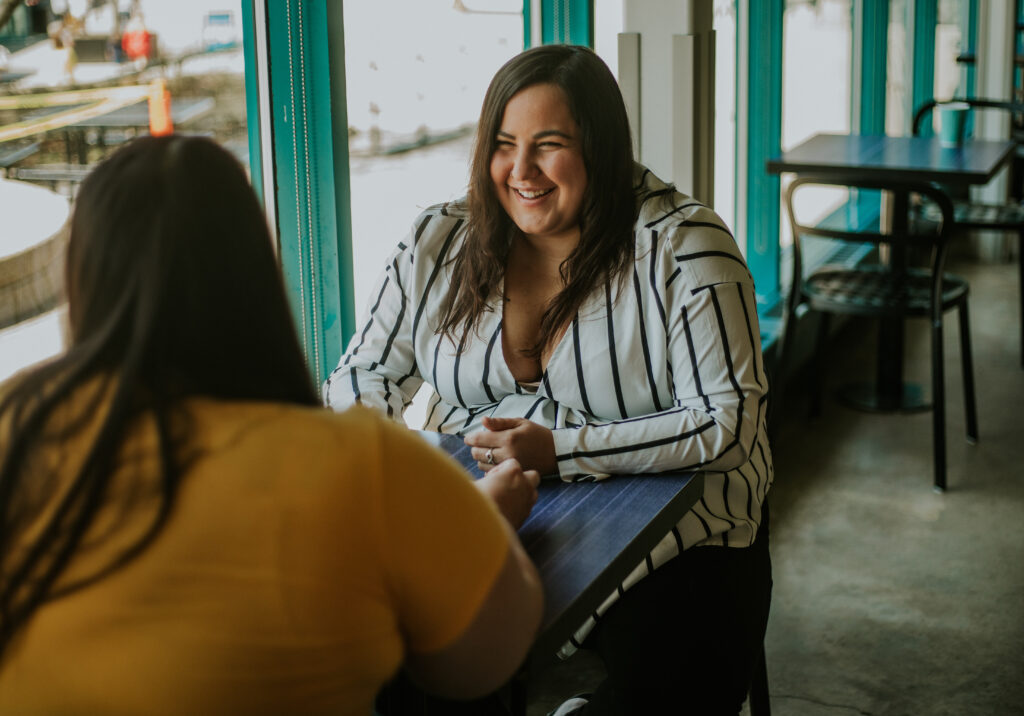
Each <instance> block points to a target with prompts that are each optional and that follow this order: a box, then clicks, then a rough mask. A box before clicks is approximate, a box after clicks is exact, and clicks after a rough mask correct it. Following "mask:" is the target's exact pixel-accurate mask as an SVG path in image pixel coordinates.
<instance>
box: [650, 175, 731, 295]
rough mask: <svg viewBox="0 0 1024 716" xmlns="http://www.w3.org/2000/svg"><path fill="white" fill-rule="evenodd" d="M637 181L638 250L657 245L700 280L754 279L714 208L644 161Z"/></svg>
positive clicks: (662, 251)
mask: <svg viewBox="0 0 1024 716" xmlns="http://www.w3.org/2000/svg"><path fill="white" fill-rule="evenodd" d="M634 187H635V191H636V196H637V204H638V217H637V223H636V233H637V237H638V241H637V252H638V256H640V255H641V252H644V253H646V252H648V251H650V249H651V247H652V246H656V247H657V248H658V249H660V252H661V253H663V254H668V255H670V256H671V257H672V259H673V260H674V263H675V264H676V265H677V266H680V267H681V268H682V269H683V270H684V271H686V270H691V271H696V272H697V274H699V280H700V281H701V282H705V281H707V282H712V281H715V280H721V281H726V280H730V281H746V280H749V279H750V272H749V271H748V269H747V266H746V261H745V260H744V258H743V254H742V252H741V251H740V249H739V246H738V245H737V243H736V239H735V238H734V237H733V234H732V231H730V230H729V227H728V226H727V225H726V223H725V221H723V220H722V218H721V217H720V216H719V215H718V214H716V213H715V212H714V211H713V210H712V209H710V208H708V207H707V206H705V205H704V204H702V203H701V202H700V201H698V200H696V199H694V198H693V197H690V196H688V195H686V194H684V193H683V192H681V191H679V190H677V189H676V188H675V187H674V186H673V185H671V184H668V183H666V182H664V181H662V180H661V179H659V178H658V177H657V176H655V175H654V173H653V172H651V171H650V170H649V169H647V168H646V167H643V166H641V165H637V173H636V181H635V182H634ZM644 236H646V238H643V237H644ZM696 278H697V277H695V279H696Z"/></svg>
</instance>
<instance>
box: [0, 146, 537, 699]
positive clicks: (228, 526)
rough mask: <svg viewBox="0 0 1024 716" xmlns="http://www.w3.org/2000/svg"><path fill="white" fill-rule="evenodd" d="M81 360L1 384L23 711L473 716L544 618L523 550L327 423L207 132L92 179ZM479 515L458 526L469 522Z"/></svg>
mask: <svg viewBox="0 0 1024 716" xmlns="http://www.w3.org/2000/svg"><path fill="white" fill-rule="evenodd" d="M66 282H67V293H68V299H69V318H70V329H71V346H70V348H69V349H68V351H67V353H66V354H64V355H62V356H60V357H59V358H57V359H55V360H53V361H52V362H50V363H48V364H45V365H43V366H41V367H37V368H35V369H33V370H31V371H29V372H27V373H25V374H23V375H21V376H19V377H17V378H15V379H14V380H13V381H12V382H11V383H9V384H8V385H6V386H4V387H3V388H0V713H8V714H57V713H105V714H119V713H123V714H161V713H168V714H171V713H173V714H180V713H205V714H227V713H329V714H360V716H365V715H366V714H368V713H370V711H371V708H372V702H373V698H374V695H375V694H376V692H377V690H378V689H379V687H380V686H381V684H383V683H384V682H385V681H386V680H387V679H389V678H390V677H391V676H393V675H394V673H395V672H396V671H397V670H398V669H399V667H400V666H401V665H403V664H404V665H405V667H406V670H407V671H408V672H409V673H410V674H411V675H412V676H413V677H414V678H416V679H417V680H418V681H419V683H420V684H421V685H422V686H423V687H424V688H426V689H428V690H431V691H435V692H438V693H440V694H443V695H445V696H450V697H456V698H472V697H476V696H479V695H480V694H483V693H486V692H487V691H489V690H491V689H494V688H496V687H497V686H498V685H500V684H501V683H503V682H504V681H505V680H506V679H507V678H508V677H509V676H510V675H511V673H512V672H513V670H514V669H515V668H516V667H517V666H518V665H519V663H520V662H521V660H522V658H523V656H524V654H525V653H526V650H527V648H528V647H529V644H530V642H531V640H532V638H533V634H534V632H535V630H536V627H537V624H538V622H539V619H540V611H541V596H540V588H539V585H538V580H537V575H536V572H535V570H534V568H533V566H532V565H531V564H530V562H529V560H528V559H527V557H526V556H525V554H524V552H523V550H522V548H521V546H520V545H519V543H518V540H517V538H516V536H515V533H514V531H513V525H511V524H509V521H508V520H511V521H512V522H513V523H515V524H519V523H520V522H521V521H522V520H523V519H524V518H525V516H526V514H527V513H528V512H529V509H530V507H531V505H532V504H533V501H534V500H535V498H536V484H537V480H538V479H539V478H538V475H537V474H536V473H535V472H525V473H524V472H523V471H522V470H521V469H520V468H519V467H518V466H517V465H516V464H514V463H512V464H510V466H509V469H507V470H505V471H503V472H501V473H500V474H498V475H497V476H496V479H493V480H492V479H491V477H492V475H491V474H488V475H487V477H486V478H484V480H483V481H481V482H482V487H483V488H484V489H485V490H486V491H487V492H488V493H489V494H491V495H493V496H495V497H497V498H498V500H499V503H500V504H501V506H502V510H503V512H504V514H505V516H507V518H508V520H506V519H504V518H503V517H502V515H501V513H499V510H498V508H497V507H496V506H495V504H494V503H493V502H491V501H490V500H488V499H487V498H486V497H485V496H484V495H483V494H482V492H481V490H480V489H477V488H476V487H474V485H473V484H472V483H471V482H470V481H469V480H468V479H467V477H466V476H465V474H464V473H462V472H461V471H460V470H459V468H458V467H457V466H456V465H455V464H454V463H453V462H451V461H450V460H449V459H448V458H447V457H445V456H444V455H442V454H440V453H437V452H435V451H434V450H433V449H431V448H429V447H428V446H427V445H426V443H425V442H423V441H421V440H419V439H418V438H417V437H415V436H414V435H412V434H410V433H408V431H404V430H402V429H400V428H397V427H395V426H394V425H391V424H389V423H387V422H386V421H384V420H382V419H380V418H378V417H376V416H374V414H373V413H371V412H370V411H368V410H365V409H358V408H357V409H354V410H350V411H346V412H345V413H344V414H342V415H335V414H334V413H331V412H330V411H325V410H323V408H322V407H319V406H318V403H319V401H318V397H317V395H316V392H315V391H314V389H313V388H312V386H311V382H310V378H309V376H308V374H307V371H306V367H305V364H304V361H303V356H302V353H301V350H300V348H299V345H298V342H297V339H296V335H295V332H294V329H293V326H292V323H291V320H290V317H289V312H288V307H287V304H286V300H285V295H284V291H283V287H282V282H281V277H280V272H279V268H278V266H277V263H276V261H275V257H274V252H273V248H272V245H271V239H270V236H269V234H268V231H267V227H266V223H265V220H264V217H263V214H262V212H261V210H260V207H259V204H258V202H257V200H256V197H255V195H254V194H253V192H252V190H251V188H250V187H249V184H248V181H247V179H246V176H245V173H244V171H243V169H242V167H241V166H240V165H239V164H238V163H237V162H236V161H235V160H234V159H233V158H232V157H231V156H230V155H229V154H228V153H227V152H225V151H224V150H222V149H221V148H219V147H218V146H217V145H216V144H214V143H213V142H210V141H208V140H204V139H199V138H185V137H176V136H172V137H166V138H159V139H157V138H144V139H138V140H135V141H134V142H132V143H130V144H129V145H127V146H126V147H125V148H123V149H121V150H119V151H118V152H117V153H115V154H114V155H113V156H112V157H111V158H110V159H109V160H107V161H106V162H104V163H103V164H101V165H100V166H99V167H98V168H97V169H96V170H95V171H94V172H93V173H92V174H90V176H89V177H88V178H87V179H86V180H85V182H83V184H82V187H81V191H80V192H79V195H78V199H77V201H76V203H75V208H74V213H73V218H72V225H71V235H70V244H69V247H68V258H67V274H66ZM452 515H458V519H452Z"/></svg>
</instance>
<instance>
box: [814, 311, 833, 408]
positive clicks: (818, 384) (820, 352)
mask: <svg viewBox="0 0 1024 716" xmlns="http://www.w3.org/2000/svg"><path fill="white" fill-rule="evenodd" d="M828 323H829V317H828V314H827V313H819V314H818V335H817V337H816V338H815V341H814V375H813V378H812V381H813V384H812V387H811V407H810V414H811V417H812V418H816V417H818V416H819V415H821V402H822V393H823V392H824V389H825V356H824V352H825V339H826V338H827V337H828Z"/></svg>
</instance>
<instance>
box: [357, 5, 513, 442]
mask: <svg viewBox="0 0 1024 716" xmlns="http://www.w3.org/2000/svg"><path fill="white" fill-rule="evenodd" d="M344 12H345V75H346V85H347V86H346V92H347V104H348V122H349V155H350V166H351V177H350V179H351V191H352V261H353V266H354V274H355V275H354V277H353V284H354V294H355V304H356V320H357V324H358V322H359V321H360V320H361V319H362V316H363V312H364V310H365V309H366V306H367V301H368V299H369V296H370V293H371V291H372V289H373V287H374V285H375V284H376V282H377V279H378V277H379V275H380V272H381V271H382V269H383V268H384V263H385V260H386V258H387V256H388V255H389V254H390V253H391V252H392V251H393V250H394V249H395V246H396V244H397V243H398V242H399V241H401V240H402V239H404V238H405V236H406V234H407V233H408V231H409V229H410V227H411V226H412V223H413V221H414V220H415V218H416V216H417V214H418V213H419V212H420V211H421V210H423V209H425V208H426V207H428V206H431V205H433V204H436V203H439V202H442V201H448V200H451V199H456V198H458V197H461V196H463V195H465V193H466V186H467V182H468V177H469V159H470V152H471V150H472V143H473V132H474V130H475V127H476V122H477V119H478V117H479V114H480V106H481V104H482V103H483V99H484V93H485V92H486V90H487V85H488V83H489V82H490V80H491V77H493V76H494V73H495V72H497V70H498V68H499V67H501V65H502V64H504V63H505V62H506V61H507V60H508V59H509V58H511V57H512V56H513V55H516V54H518V53H519V52H521V51H522V49H523V15H522V4H521V3H510V2H509V1H508V0H472V1H470V0H465V1H464V2H455V3H452V1H451V0H400V1H399V0H395V1H394V2H388V3H382V2H379V1H378V0H351V1H348V2H345V3H344ZM428 28H429V29H428ZM424 402H425V400H424V399H423V394H421V396H420V398H418V399H417V400H416V401H414V404H413V406H412V407H410V408H409V410H408V411H407V413H406V421H407V422H408V424H410V425H416V426H417V427H418V425H419V424H420V423H422V407H423V403H424Z"/></svg>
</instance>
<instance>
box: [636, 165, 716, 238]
mask: <svg viewBox="0 0 1024 716" xmlns="http://www.w3.org/2000/svg"><path fill="white" fill-rule="evenodd" d="M633 191H634V194H635V196H636V202H637V222H636V224H637V229H638V230H645V231H658V232H659V233H666V232H678V231H680V230H684V229H686V228H710V229H712V230H718V231H720V232H721V233H724V234H725V235H727V236H728V237H729V238H730V239H731V238H732V232H730V231H729V228H728V227H727V226H726V224H725V222H724V221H722V219H721V217H719V216H718V214H716V213H715V212H714V211H713V210H711V209H709V208H708V207H707V206H705V205H704V204H703V203H701V202H700V201H698V200H697V199H694V198H693V197H691V196H688V195H687V194H684V193H683V192H681V191H679V190H678V189H676V187H675V186H674V185H672V184H669V183H667V182H664V181H662V180H661V179H659V178H658V177H657V176H656V175H655V174H654V172H652V171H651V170H650V169H648V168H647V167H645V166H643V165H641V164H637V165H636V167H635V168H634V181H633Z"/></svg>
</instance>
